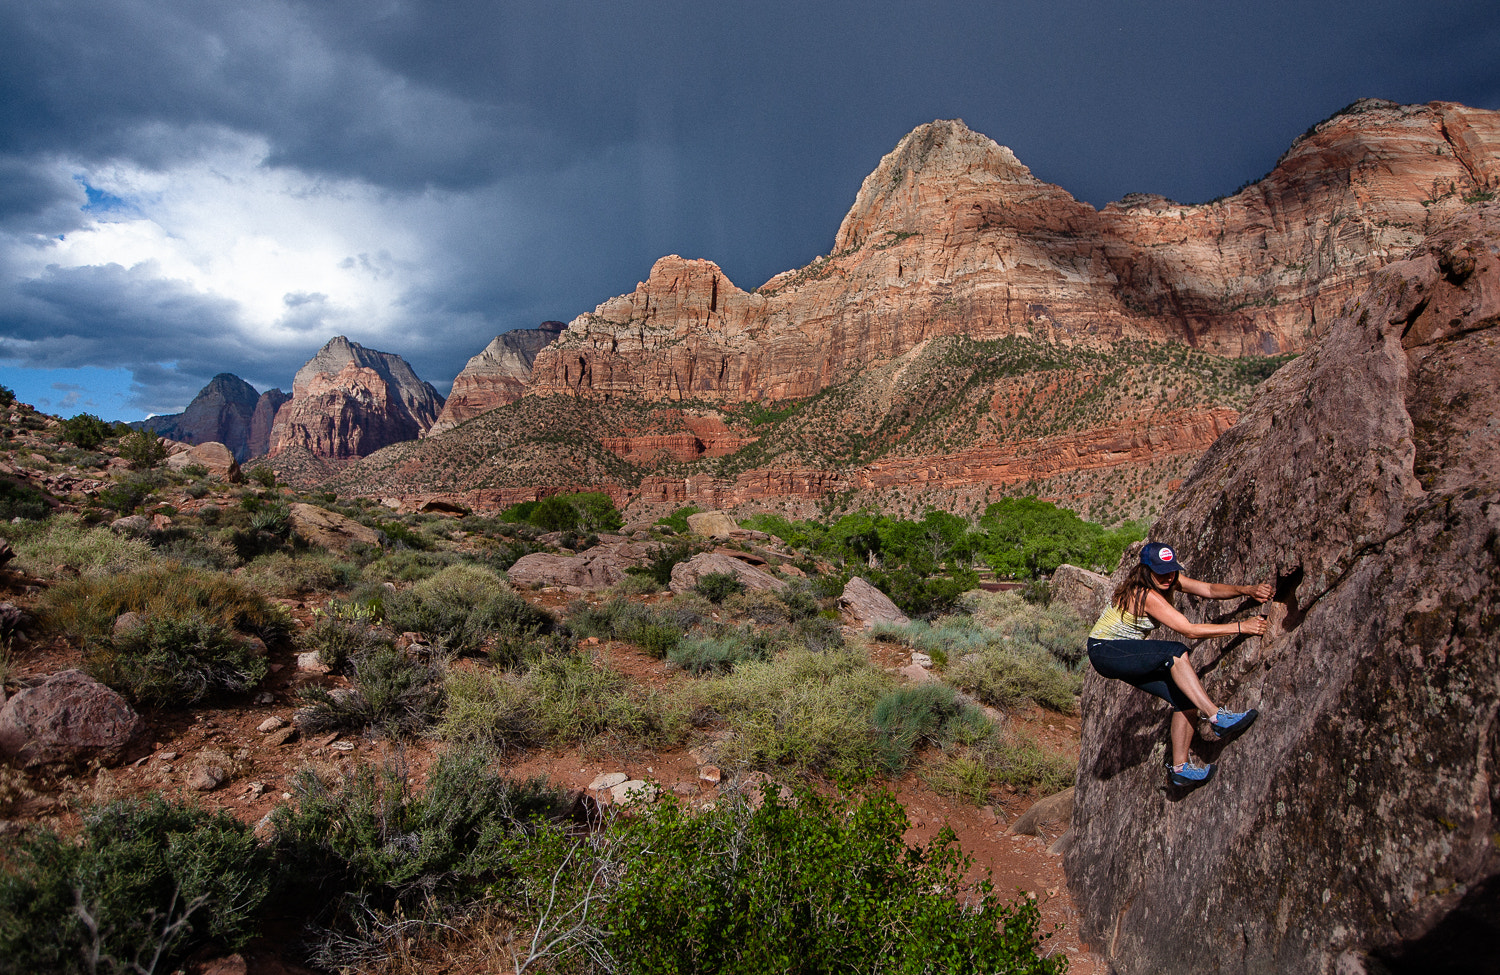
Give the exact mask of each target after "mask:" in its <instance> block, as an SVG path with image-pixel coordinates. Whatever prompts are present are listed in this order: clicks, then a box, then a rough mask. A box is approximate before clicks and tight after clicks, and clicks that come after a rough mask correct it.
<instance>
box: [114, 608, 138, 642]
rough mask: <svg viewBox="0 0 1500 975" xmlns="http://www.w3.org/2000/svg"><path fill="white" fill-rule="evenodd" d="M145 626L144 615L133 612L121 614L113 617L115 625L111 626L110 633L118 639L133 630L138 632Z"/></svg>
mask: <svg viewBox="0 0 1500 975" xmlns="http://www.w3.org/2000/svg"><path fill="white" fill-rule="evenodd" d="M145 625H146V617H145V614H143V613H137V612H134V611H131V612H128V613H121V614H120V615H119V616H116V617H115V625H114V626H113V628H112V630H111V632H112V633H113V634H114V635H115V636H117V637H120V636H124V635H125V634H127V633H130V632H131V631H133V630H139V629H140V628H141V627H143V626H145Z"/></svg>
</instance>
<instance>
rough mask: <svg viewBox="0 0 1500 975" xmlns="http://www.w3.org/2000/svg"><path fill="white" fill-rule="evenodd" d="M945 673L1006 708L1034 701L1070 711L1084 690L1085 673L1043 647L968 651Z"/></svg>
mask: <svg viewBox="0 0 1500 975" xmlns="http://www.w3.org/2000/svg"><path fill="white" fill-rule="evenodd" d="M944 676H945V677H946V678H947V680H948V681H949V682H950V683H952V684H953V685H954V686H955V687H957V688H959V689H961V690H964V691H968V692H969V693H970V694H973V695H974V696H975V697H976V698H978V699H979V700H981V701H983V702H984V703H985V704H988V705H989V706H990V707H994V708H1000V709H1002V710H1005V709H1011V708H1016V707H1020V706H1021V705H1023V704H1027V703H1034V704H1039V705H1041V706H1042V707H1044V708H1048V709H1050V710H1053V711H1058V712H1062V713H1070V712H1072V711H1073V709H1074V707H1075V699H1076V697H1077V695H1078V694H1079V693H1080V692H1081V691H1082V690H1083V676H1082V674H1079V673H1075V672H1072V671H1069V670H1067V669H1065V668H1064V667H1062V666H1061V665H1060V664H1059V663H1058V661H1057V660H1055V659H1054V658H1053V657H1052V656H1051V655H1049V654H1048V653H1047V652H1046V651H1045V650H1041V649H1039V648H1030V649H1028V648H1024V647H1022V648H1010V647H1005V646H989V647H986V648H984V649H982V650H979V651H977V652H974V653H970V654H966V655H965V656H964V657H962V658H961V659H959V661H958V662H957V663H954V664H951V665H950V666H949V668H948V671H947V673H946V674H945V675H944Z"/></svg>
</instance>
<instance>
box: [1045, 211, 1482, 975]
mask: <svg viewBox="0 0 1500 975" xmlns="http://www.w3.org/2000/svg"><path fill="white" fill-rule="evenodd" d="M1497 340H1500V205H1495V204H1484V205H1482V206H1477V207H1474V208H1472V209H1471V210H1470V211H1468V212H1465V213H1463V214H1461V215H1460V217H1459V218H1458V219H1457V220H1456V221H1455V222H1454V223H1453V224H1452V225H1451V226H1449V227H1447V228H1446V229H1443V230H1442V231H1441V232H1439V233H1436V234H1434V235H1433V236H1432V237H1431V238H1430V239H1429V240H1428V242H1427V243H1426V244H1425V245H1424V246H1423V247H1421V248H1420V249H1418V250H1417V251H1415V252H1414V253H1413V254H1412V255H1411V257H1410V258H1409V259H1408V260H1405V261H1402V262H1399V263H1396V264H1393V265H1391V266H1388V267H1387V268H1385V269H1384V270H1382V271H1381V272H1380V273H1379V274H1377V275H1376V276H1375V279H1374V281H1373V283H1372V285H1371V286H1370V287H1369V289H1368V290H1367V291H1365V292H1363V293H1362V294H1361V295H1360V296H1359V297H1358V299H1357V300H1355V301H1354V302H1352V303H1351V304H1350V305H1349V306H1348V307H1347V308H1346V309H1345V312H1344V314H1343V316H1342V317H1341V318H1340V319H1339V320H1338V321H1337V322H1336V323H1334V324H1333V325H1332V326H1331V328H1330V331H1329V334H1328V335H1327V337H1326V338H1325V339H1324V340H1323V341H1321V342H1320V343H1319V344H1317V345H1316V346H1314V347H1313V348H1312V349H1311V350H1310V351H1309V352H1308V353H1307V354H1306V355H1304V356H1302V357H1301V358H1300V359H1299V360H1297V361H1296V362H1295V363H1293V364H1292V365H1291V366H1289V367H1287V368H1286V369H1283V370H1282V371H1281V372H1280V373H1278V374H1277V375H1276V376H1274V377H1273V378H1272V379H1271V380H1270V381H1269V382H1268V383H1267V384H1266V386H1265V388H1264V391H1263V394H1262V395H1261V396H1260V397H1259V399H1258V400H1257V401H1256V402H1255V404H1254V405H1252V406H1251V407H1250V408H1249V409H1248V410H1247V411H1246V413H1245V414H1244V416H1243V417H1242V418H1241V420H1240V422H1239V423H1238V424H1237V425H1236V426H1235V427H1234V428H1233V429H1231V430H1230V431H1229V432H1228V433H1227V434H1226V435H1225V436H1223V437H1222V438H1220V439H1219V441H1218V442H1217V443H1216V444H1215V445H1214V446H1213V448H1212V449H1211V450H1210V451H1209V452H1208V453H1207V454H1205V455H1204V457H1203V459H1202V460H1201V461H1200V463H1199V464H1198V466H1197V468H1196V469H1195V470H1194V472H1193V474H1192V476H1191V477H1190V478H1189V480H1188V482H1187V483H1186V484H1185V485H1184V486H1183V488H1182V490H1181V492H1180V493H1178V494H1177V495H1176V496H1175V497H1174V498H1173V499H1172V500H1171V501H1170V502H1169V504H1168V505H1167V508H1166V511H1165V513H1164V514H1163V516H1162V518H1161V519H1160V521H1158V522H1157V524H1156V525H1155V527H1154V528H1153V530H1152V535H1153V537H1157V538H1161V539H1164V540H1169V541H1171V542H1172V543H1173V544H1174V545H1175V546H1176V547H1177V549H1178V551H1179V553H1180V554H1181V556H1182V559H1183V563H1184V565H1186V566H1187V567H1188V568H1189V570H1190V571H1191V572H1192V574H1193V575H1194V576H1197V577H1200V578H1206V579H1225V580H1232V581H1243V580H1259V579H1266V578H1270V579H1274V580H1275V581H1276V584H1277V595H1276V599H1275V601H1274V602H1273V603H1272V604H1271V609H1270V619H1271V621H1272V625H1271V630H1270V632H1269V633H1268V635H1267V636H1266V637H1264V638H1260V639H1248V638H1237V639H1234V640H1229V641H1207V642H1206V643H1205V644H1203V645H1201V646H1200V647H1199V649H1198V650H1197V651H1196V652H1195V656H1194V659H1195V662H1196V663H1197V665H1198V667H1199V670H1200V671H1201V672H1202V673H1203V674H1204V675H1205V677H1204V679H1205V684H1206V686H1207V688H1208V691H1209V693H1210V695H1212V696H1214V697H1215V698H1216V699H1217V700H1219V701H1222V702H1224V703H1225V704H1227V705H1228V706H1230V707H1233V708H1244V707H1248V706H1252V705H1254V706H1257V707H1259V708H1260V709H1261V711H1262V713H1263V717H1262V718H1261V720H1260V723H1259V724H1258V725H1257V726H1256V727H1255V728H1254V729H1252V730H1251V732H1250V733H1249V734H1248V735H1246V736H1245V737H1244V738H1242V739H1240V740H1239V741H1238V742H1236V743H1235V744H1233V745H1232V746H1230V747H1229V748H1228V749H1223V748H1222V747H1221V746H1216V745H1204V744H1203V743H1201V742H1200V743H1199V744H1198V746H1197V747H1198V750H1199V752H1200V754H1201V755H1202V757H1203V758H1206V759H1209V760H1217V761H1219V763H1220V772H1219V775H1218V777H1217V778H1216V779H1215V780H1214V781H1213V782H1212V783H1211V784H1210V785H1209V786H1207V787H1205V788H1203V789H1201V790H1199V791H1196V792H1193V793H1189V794H1186V795H1180V794H1176V793H1175V792H1167V793H1163V791H1162V789H1163V784H1164V772H1163V767H1162V755H1163V744H1164V742H1165V737H1166V734H1165V733H1166V724H1167V722H1166V712H1165V710H1164V709H1163V708H1162V707H1160V706H1159V705H1158V704H1157V703H1156V702H1155V701H1154V699H1152V698H1149V697H1148V696H1147V695H1144V694H1140V693H1138V692H1136V691H1134V690H1133V689H1131V688H1129V687H1127V686H1125V685H1123V684H1119V683H1116V682H1108V681H1104V680H1102V679H1100V678H1098V677H1097V676H1091V677H1090V678H1089V679H1088V681H1087V682H1086V684H1085V690H1084V697H1083V708H1082V712H1083V715H1084V723H1083V729H1082V745H1081V756H1080V765H1079V772H1078V780H1077V795H1076V806H1075V812H1074V818H1073V830H1074V833H1075V836H1076V843H1075V845H1074V846H1073V848H1072V849H1071V851H1070V852H1069V854H1068V856H1067V868H1068V872H1069V876H1070V881H1071V882H1072V884H1073V888H1074V893H1075V896H1076V897H1077V899H1078V901H1079V904H1080V907H1081V908H1082V910H1083V914H1084V917H1085V925H1084V934H1085V937H1087V938H1090V939H1093V940H1095V941H1096V942H1097V943H1098V944H1099V945H1100V947H1101V948H1102V949H1103V950H1104V951H1105V952H1106V953H1107V954H1108V956H1109V959H1110V961H1111V962H1112V964H1113V965H1114V968H1115V970H1117V971H1119V972H1121V973H1122V975H1130V973H1135V972H1158V971H1195V972H1198V971H1203V972H1244V971H1285V972H1293V971H1295V972H1310V973H1332V972H1339V973H1354V972H1363V971H1367V970H1369V971H1375V970H1379V971H1386V970H1397V971H1415V970H1417V968H1418V967H1419V966H1420V968H1421V969H1422V970H1426V971H1459V970H1464V971H1476V970H1488V969H1485V968H1483V966H1481V967H1480V968H1475V967H1473V964H1474V962H1476V961H1480V960H1489V961H1493V958H1494V953H1493V949H1494V945H1495V944H1496V938H1497V936H1500V850H1497V847H1496V845H1495V843H1494V837H1495V835H1496V832H1497V828H1500V819H1497V810H1500V786H1497V779H1496V777H1495V769H1496V767H1497V765H1500V750H1497V745H1496V742H1497V741H1500V735H1497V731H1500V728H1497V726H1496V720H1497V719H1496V715H1497V711H1500V643H1497V642H1496V640H1495V636H1494V631H1495V614H1496V612H1497V608H1500V475H1497V473H1496V472H1497V470H1500V437H1497V436H1496V421H1495V415H1496V409H1497V400H1500V391H1497V387H1496V382H1495V379H1496V377H1497V376H1500V341H1497ZM1251 611H1253V605H1252V606H1244V607H1241V606H1236V605H1235V604H1233V603H1217V604H1216V603H1206V604H1203V605H1193V606H1189V607H1187V608H1186V612H1187V613H1188V615H1189V616H1190V617H1191V618H1194V619H1199V620H1214V621H1217V620H1220V619H1223V618H1238V617H1237V615H1236V614H1239V613H1247V612H1251ZM1221 752H1222V754H1220V753H1221ZM1183 918H1191V919H1193V923H1191V924H1183V923H1182V919H1183Z"/></svg>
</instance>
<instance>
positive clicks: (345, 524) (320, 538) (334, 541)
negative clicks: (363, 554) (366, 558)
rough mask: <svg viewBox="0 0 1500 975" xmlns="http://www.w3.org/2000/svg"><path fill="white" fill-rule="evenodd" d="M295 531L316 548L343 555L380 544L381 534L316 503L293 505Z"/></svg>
mask: <svg viewBox="0 0 1500 975" xmlns="http://www.w3.org/2000/svg"><path fill="white" fill-rule="evenodd" d="M290 512H291V522H292V531H294V532H296V533H297V534H298V535H300V536H301V537H302V539H303V540H304V541H306V542H308V543H309V544H312V545H321V546H322V547H324V548H326V549H332V550H333V551H336V552H342V551H344V550H346V549H348V548H349V547H350V546H353V545H379V544H380V533H379V532H377V531H376V530H375V529H373V528H370V527H368V526H367V525H361V524H360V523H359V522H357V521H355V520H354V519H353V518H349V517H346V516H344V515H341V514H339V513H338V512H337V511H329V510H328V509H327V508H320V507H318V506H317V505H315V504H301V503H297V504H293V505H291V506H290Z"/></svg>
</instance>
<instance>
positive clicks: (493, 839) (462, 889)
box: [272, 749, 569, 927]
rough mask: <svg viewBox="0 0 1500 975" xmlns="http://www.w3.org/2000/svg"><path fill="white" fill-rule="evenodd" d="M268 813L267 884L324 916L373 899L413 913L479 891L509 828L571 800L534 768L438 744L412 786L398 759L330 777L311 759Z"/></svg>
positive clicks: (344, 917)
mask: <svg viewBox="0 0 1500 975" xmlns="http://www.w3.org/2000/svg"><path fill="white" fill-rule="evenodd" d="M291 792H292V795H293V798H292V801H291V802H289V803H286V804H284V805H281V806H278V807H277V808H276V810H275V811H274V812H273V813H272V823H273V824H274V826H275V840H274V849H275V852H276V860H277V878H276V879H277V887H278V889H279V890H280V891H281V893H282V896H284V897H285V898H286V899H287V900H288V902H289V903H291V904H292V905H294V907H296V908H297V909H298V910H299V911H301V912H303V913H304V914H306V915H308V916H310V917H311V918H314V919H316V920H317V921H319V922H321V923H323V924H330V925H334V926H336V927H347V926H348V925H349V924H350V923H351V922H352V921H353V919H354V918H355V917H356V916H357V915H358V914H360V913H363V912H366V911H369V910H371V909H382V910H385V911H394V910H399V909H402V908H404V911H402V913H405V914H408V915H410V916H412V917H421V916H423V915H424V914H425V913H426V912H427V911H429V910H436V911H438V912H442V911H443V906H444V905H446V904H451V903H454V902H456V901H459V900H461V899H462V898H464V897H478V896H481V895H482V893H483V889H484V887H486V886H487V885H489V884H491V883H493V882H494V881H495V880H496V879H497V877H499V876H500V875H502V874H503V873H504V872H506V871H507V869H508V868H509V866H510V864H511V862H512V861H513V860H514V857H515V852H514V851H515V849H516V843H515V840H516V838H517V837H518V836H521V835H524V834H526V833H528V832H533V831H535V830H536V829H537V828H538V827H539V826H540V824H541V823H543V822H546V821H552V820H557V819H559V818H561V817H562V816H564V815H565V814H566V813H567V812H568V810H569V803H568V801H567V799H566V797H565V796H564V794H563V793H562V792H561V791H560V790H558V789H556V788H554V787H552V786H551V785H549V784H548V783H547V782H546V781H545V780H543V779H529V780H524V781H519V782H517V781H511V780H509V779H506V778H503V777H502V776H500V775H498V774H497V773H496V772H495V770H494V768H493V764H492V762H491V760H490V753H489V752H487V751H485V750H482V749H480V750H473V751H469V752H466V753H458V752H448V753H444V754H442V755H440V756H439V757H438V760H437V762H436V763H435V764H434V765H433V767H432V770H431V773H430V774H429V776H428V780H427V788H426V790H425V792H423V793H422V794H416V793H413V792H412V791H411V790H409V789H408V788H407V783H406V779H405V776H404V775H403V774H402V773H401V772H400V771H399V770H397V769H396V768H393V767H386V768H383V769H376V768H372V767H370V766H368V765H362V766H360V767H358V768H357V769H356V770H355V772H354V774H353V775H351V776H349V777H347V778H345V779H344V780H343V781H342V782H340V783H339V784H338V785H337V786H330V784H329V783H326V782H325V781H324V780H322V779H320V778H319V777H318V776H317V775H316V774H314V773H313V772H312V771H310V770H303V771H301V772H299V773H298V774H297V775H296V776H295V777H294V778H293V779H292V782H291Z"/></svg>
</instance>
